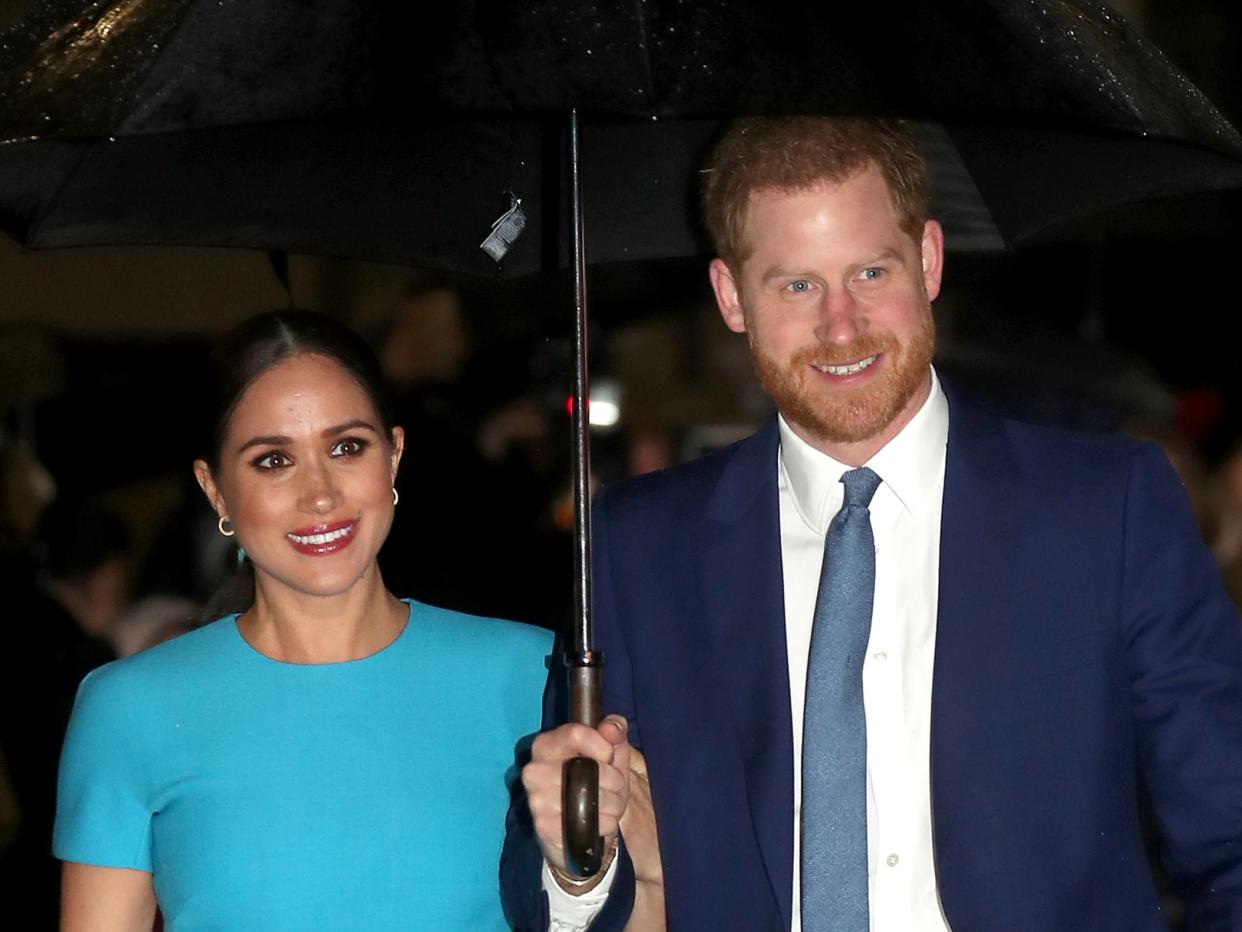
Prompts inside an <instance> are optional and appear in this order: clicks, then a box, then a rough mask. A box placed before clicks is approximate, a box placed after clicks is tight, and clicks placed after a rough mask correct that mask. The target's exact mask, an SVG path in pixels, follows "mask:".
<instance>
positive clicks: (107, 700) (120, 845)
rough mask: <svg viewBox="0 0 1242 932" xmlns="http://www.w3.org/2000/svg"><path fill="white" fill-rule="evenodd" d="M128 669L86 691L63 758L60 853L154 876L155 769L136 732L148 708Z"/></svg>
mask: <svg viewBox="0 0 1242 932" xmlns="http://www.w3.org/2000/svg"><path fill="white" fill-rule="evenodd" d="M124 672H125V671H123V670H121V669H118V668H117V665H116V664H108V665H107V666H105V667H102V668H100V669H98V670H95V671H94V672H92V673H91V674H90V675H89V676H87V677H86V679H84V680H83V681H82V685H81V686H80V687H78V695H77V699H76V700H75V702H74V707H73V716H72V717H71V719H70V721H69V729H68V732H67V733H66V735H65V747H64V750H63V752H62V753H61V759H60V777H59V782H58V784H57V796H56V828H55V831H54V833H53V840H52V851H53V853H54V854H55V855H56V857H57V858H59V859H61V860H62V861H74V862H77V863H80V864H93V865H97V866H100V867H126V868H133V869H136V870H144V871H150V870H151V869H152V865H151V811H150V805H149V803H148V799H149V792H148V791H147V787H146V785H145V784H146V782H147V781H146V779H145V778H144V773H145V771H146V769H147V768H146V766H145V764H144V759H143V758H142V757H141V755H140V754H138V753H136V751H138V749H140V748H142V746H143V742H142V741H141V740H138V739H137V738H136V737H135V735H134V734H133V730H134V728H135V727H137V725H138V721H139V719H140V715H139V714H138V713H139V712H140V710H141V708H142V705H141V700H140V699H139V697H137V696H135V695H134V694H133V689H132V685H131V684H129V683H128V682H127V680H128V678H127V677H126V676H124V675H123V674H124ZM117 674H122V675H117Z"/></svg>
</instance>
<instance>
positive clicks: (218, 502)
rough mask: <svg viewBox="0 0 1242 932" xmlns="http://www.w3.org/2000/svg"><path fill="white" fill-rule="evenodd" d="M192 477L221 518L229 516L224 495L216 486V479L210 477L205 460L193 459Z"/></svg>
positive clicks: (209, 470) (209, 468)
mask: <svg viewBox="0 0 1242 932" xmlns="http://www.w3.org/2000/svg"><path fill="white" fill-rule="evenodd" d="M194 478H195V479H197V480H198V487H199V488H200V489H202V490H203V494H204V495H206V496H207V501H209V502H211V507H212V508H214V509H215V510H216V514H217V515H219V516H220V517H221V518H227V517H228V516H229V509H228V506H226V505H225V504H224V497H223V496H222V495H221V494H220V490H219V489H217V488H216V480H215V479H214V478H213V477H212V475H211V467H210V466H208V465H207V462H206V460H195V461H194Z"/></svg>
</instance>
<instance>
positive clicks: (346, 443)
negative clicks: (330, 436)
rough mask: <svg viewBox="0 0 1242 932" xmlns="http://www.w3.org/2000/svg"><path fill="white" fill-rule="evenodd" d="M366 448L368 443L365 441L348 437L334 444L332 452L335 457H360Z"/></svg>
mask: <svg viewBox="0 0 1242 932" xmlns="http://www.w3.org/2000/svg"><path fill="white" fill-rule="evenodd" d="M366 448H367V442H366V441H365V440H358V439H356V438H354V437H347V438H346V439H344V440H338V441H337V442H336V443H334V444H333V445H332V449H331V451H330V452H331V454H332V455H333V456H358V455H359V454H361V453H362V452H363V451H364V450H365V449H366Z"/></svg>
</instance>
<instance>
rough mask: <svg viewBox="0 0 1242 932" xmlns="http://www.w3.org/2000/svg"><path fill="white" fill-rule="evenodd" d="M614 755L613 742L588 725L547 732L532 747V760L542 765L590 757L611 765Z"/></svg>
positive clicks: (569, 726)
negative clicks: (572, 758)
mask: <svg viewBox="0 0 1242 932" xmlns="http://www.w3.org/2000/svg"><path fill="white" fill-rule="evenodd" d="M613 753H614V751H613V744H612V742H610V741H608V740H607V739H606V738H604V737H603V736H602V735H601V734H600V733H599V732H598V731H597V730H596V729H594V728H588V727H587V726H586V725H572V724H571V725H562V726H560V727H559V728H554V729H552V730H551V731H545V732H543V734H541V735H539V736H538V737H536V738H535V743H534V744H533V745H531V760H532V761H535V762H540V763H542V762H556V763H560V762H563V761H567V760H569V759H570V758H571V757H589V758H591V759H592V760H597V761H599V762H600V763H602V764H610V763H612V758H613Z"/></svg>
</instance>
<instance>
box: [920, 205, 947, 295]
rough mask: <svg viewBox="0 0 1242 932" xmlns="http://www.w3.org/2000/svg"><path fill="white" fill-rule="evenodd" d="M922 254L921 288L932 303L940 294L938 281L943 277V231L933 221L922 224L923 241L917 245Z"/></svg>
mask: <svg viewBox="0 0 1242 932" xmlns="http://www.w3.org/2000/svg"><path fill="white" fill-rule="evenodd" d="M919 245H920V247H921V251H922V254H923V287H924V289H926V291H927V300H928V301H934V300H936V296H937V295H939V294H940V279H941V277H942V276H943V275H944V230H942V229H941V228H940V224H939V223H938V222H936V221H935V220H928V221H927V222H926V223H925V224H923V241H922V242H921V243H920V244H919Z"/></svg>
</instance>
